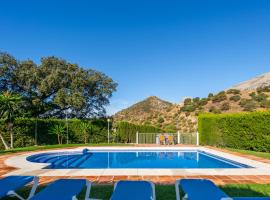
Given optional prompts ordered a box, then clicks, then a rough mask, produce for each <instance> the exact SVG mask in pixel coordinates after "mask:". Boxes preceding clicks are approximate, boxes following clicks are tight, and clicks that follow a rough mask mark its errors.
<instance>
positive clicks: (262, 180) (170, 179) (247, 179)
mask: <svg viewBox="0 0 270 200" xmlns="http://www.w3.org/2000/svg"><path fill="white" fill-rule="evenodd" d="M208 148H212V149H214V150H218V151H223V152H226V153H231V154H234V155H237V156H241V157H245V158H249V159H251V160H256V161H260V162H264V163H270V159H263V158H259V157H256V156H251V155H247V154H242V153H238V152H232V151H229V150H224V149H218V148H214V147H208ZM24 153H25V152H23V153H13V154H5V155H1V156H0V176H1V177H2V176H3V175H5V174H7V173H9V172H12V171H14V170H16V169H15V168H12V167H9V166H6V165H5V163H4V161H5V160H6V159H7V158H9V157H11V156H14V155H15V156H16V155H21V154H24ZM59 178H86V179H88V180H90V181H92V182H93V183H96V184H113V183H114V182H116V181H119V180H150V181H153V182H154V183H156V184H174V183H175V181H176V180H178V179H182V178H205V179H210V180H212V181H214V182H215V183H216V184H218V185H224V184H249V183H257V184H270V175H256V176H255V175H240V174H239V175H228V176H221V175H217V176H216V175H211V176H125V175H124V174H123V175H121V176H61V177H60V176H58V177H54V176H41V177H40V183H41V184H46V183H49V182H51V181H53V180H56V179H59Z"/></svg>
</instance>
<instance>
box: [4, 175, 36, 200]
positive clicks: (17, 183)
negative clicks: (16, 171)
mask: <svg viewBox="0 0 270 200" xmlns="http://www.w3.org/2000/svg"><path fill="white" fill-rule="evenodd" d="M38 180H39V179H38V177H35V176H8V177H5V178H2V179H0V199H1V198H3V197H5V196H15V197H17V198H19V199H21V200H24V198H23V197H21V196H20V195H19V194H17V193H16V192H15V191H16V190H18V189H20V188H23V187H24V186H26V185H28V184H29V183H31V182H33V186H32V189H31V191H30V193H29V195H28V197H27V199H29V198H31V197H32V196H33V195H34V194H35V191H36V188H37V185H38Z"/></svg>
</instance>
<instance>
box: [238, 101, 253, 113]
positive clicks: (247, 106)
mask: <svg viewBox="0 0 270 200" xmlns="http://www.w3.org/2000/svg"><path fill="white" fill-rule="evenodd" d="M239 105H240V106H241V107H242V108H243V110H244V111H249V112H251V111H254V110H255V109H256V108H257V104H256V102H255V101H254V100H253V99H241V101H240V102H239Z"/></svg>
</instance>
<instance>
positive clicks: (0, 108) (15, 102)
mask: <svg viewBox="0 0 270 200" xmlns="http://www.w3.org/2000/svg"><path fill="white" fill-rule="evenodd" d="M21 102H22V98H21V97H20V96H19V95H15V94H12V93H11V92H8V91H7V92H4V93H3V94H1V95H0V118H1V119H3V120H4V122H5V125H6V127H7V129H8V131H9V133H10V146H9V145H8V144H7V142H6V140H5V139H4V137H3V135H2V134H1V132H0V137H1V141H2V143H3V145H4V146H5V149H9V148H13V147H14V134H13V124H14V120H15V117H17V116H19V113H20V110H21V109H20V108H21V107H22V105H21Z"/></svg>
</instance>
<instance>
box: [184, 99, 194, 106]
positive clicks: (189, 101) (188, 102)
mask: <svg viewBox="0 0 270 200" xmlns="http://www.w3.org/2000/svg"><path fill="white" fill-rule="evenodd" d="M191 103H192V99H191V98H186V99H185V100H184V105H188V104H191Z"/></svg>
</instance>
